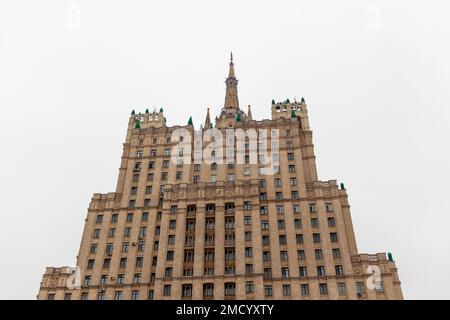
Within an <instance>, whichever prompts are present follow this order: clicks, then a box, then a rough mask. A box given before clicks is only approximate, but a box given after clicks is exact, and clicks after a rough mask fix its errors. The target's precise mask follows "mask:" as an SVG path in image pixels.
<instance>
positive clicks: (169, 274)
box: [164, 267, 173, 278]
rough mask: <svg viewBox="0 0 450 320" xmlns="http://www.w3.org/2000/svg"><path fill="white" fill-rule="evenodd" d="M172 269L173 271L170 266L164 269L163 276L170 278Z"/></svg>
mask: <svg viewBox="0 0 450 320" xmlns="http://www.w3.org/2000/svg"><path fill="white" fill-rule="evenodd" d="M172 271H173V269H172V268H171V267H168V268H166V270H165V271H164V277H166V278H171V277H172Z"/></svg>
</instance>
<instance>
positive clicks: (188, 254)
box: [184, 250, 194, 262]
mask: <svg viewBox="0 0 450 320" xmlns="http://www.w3.org/2000/svg"><path fill="white" fill-rule="evenodd" d="M184 261H185V262H192V261H194V251H192V250H185V251H184Z"/></svg>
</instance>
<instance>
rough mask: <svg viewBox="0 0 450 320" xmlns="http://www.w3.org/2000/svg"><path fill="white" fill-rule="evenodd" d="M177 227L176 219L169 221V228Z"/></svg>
mask: <svg viewBox="0 0 450 320" xmlns="http://www.w3.org/2000/svg"><path fill="white" fill-rule="evenodd" d="M176 227H177V220H170V221H169V229H175V228H176Z"/></svg>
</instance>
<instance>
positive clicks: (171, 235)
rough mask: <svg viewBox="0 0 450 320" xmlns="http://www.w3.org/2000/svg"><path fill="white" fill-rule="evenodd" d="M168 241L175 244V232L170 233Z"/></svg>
mask: <svg viewBox="0 0 450 320" xmlns="http://www.w3.org/2000/svg"><path fill="white" fill-rule="evenodd" d="M167 243H168V244H175V235H174V234H170V235H169V236H168V237H167Z"/></svg>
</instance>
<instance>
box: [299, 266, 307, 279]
mask: <svg viewBox="0 0 450 320" xmlns="http://www.w3.org/2000/svg"><path fill="white" fill-rule="evenodd" d="M298 271H299V274H300V277H307V276H308V269H307V268H306V267H299V269H298Z"/></svg>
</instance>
